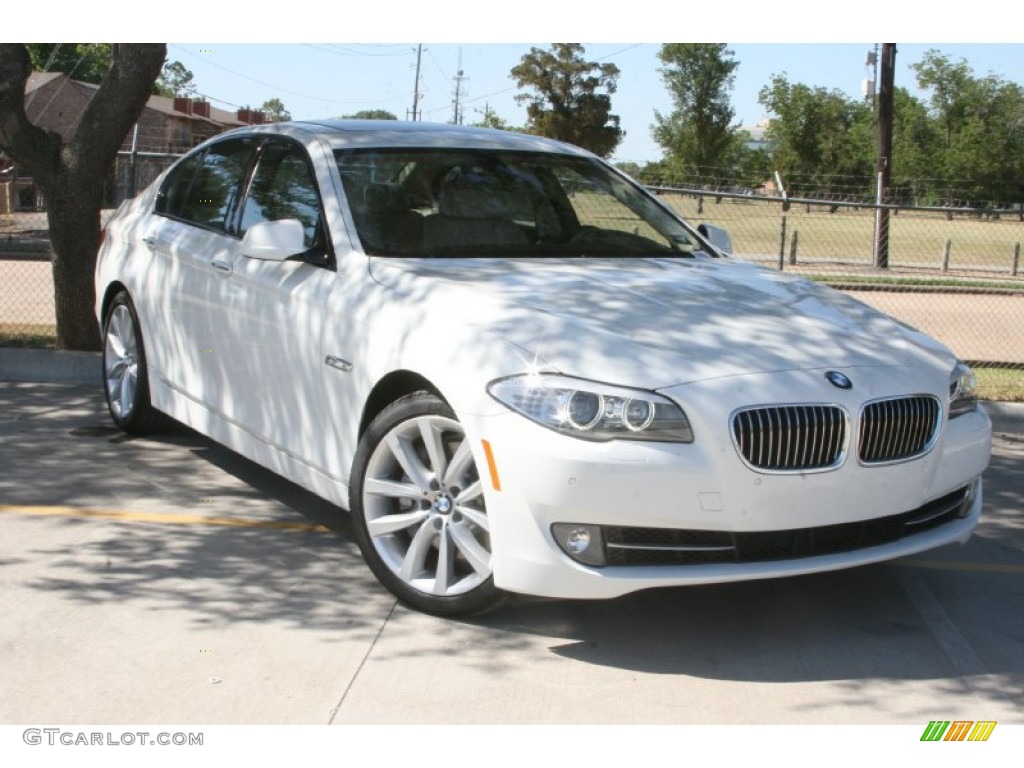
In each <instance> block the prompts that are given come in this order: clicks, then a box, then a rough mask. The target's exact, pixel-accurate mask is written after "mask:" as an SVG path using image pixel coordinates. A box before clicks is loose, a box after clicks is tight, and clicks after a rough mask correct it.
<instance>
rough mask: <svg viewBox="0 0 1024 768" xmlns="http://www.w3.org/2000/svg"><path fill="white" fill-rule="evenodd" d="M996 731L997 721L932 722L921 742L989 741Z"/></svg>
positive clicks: (922, 735) (923, 734)
mask: <svg viewBox="0 0 1024 768" xmlns="http://www.w3.org/2000/svg"><path fill="white" fill-rule="evenodd" d="M995 729H996V721H995V720H978V721H974V720H954V721H953V722H950V721H949V720H932V721H931V722H930V723H928V727H927V728H925V729H924V733H922V734H921V741H988V737H989V736H991V735H992V731H994V730H995Z"/></svg>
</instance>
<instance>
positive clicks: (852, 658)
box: [0, 383, 1024, 728]
mask: <svg viewBox="0 0 1024 768" xmlns="http://www.w3.org/2000/svg"><path fill="white" fill-rule="evenodd" d="M986 481H987V486H986V489H985V494H986V497H985V513H984V517H983V521H982V524H981V525H980V527H979V529H978V532H977V535H976V536H975V537H974V538H973V539H972V540H971V542H970V543H969V544H967V545H966V546H963V547H951V548H946V549H943V550H939V551H936V552H932V553H928V554H926V555H922V556H918V557H915V558H911V559H907V560H902V561H898V562H895V563H889V564H884V565H878V566H871V567H865V568H859V569H854V570H848V571H843V572H838V573H832V574H825V575H817V576H806V577H800V578H792V579H783V580H773V581H765V582H755V583H747V584H732V585H721V586H707V587H694V588H686V589H667V590H658V591H650V592H644V593H638V594H635V595H632V596H628V597H625V598H621V599H618V600H614V601H609V602H569V601H555V600H538V599H527V598H513V599H511V600H509V601H508V602H507V603H506V604H505V605H504V606H503V607H501V608H499V609H498V610H496V611H495V612H493V613H491V614H488V615H487V616H485V617H483V618H479V619H475V620H472V621H446V620H441V619H436V618H432V617H429V616H424V615H421V614H417V613H414V612H411V611H408V610H406V609H404V608H402V607H401V606H398V605H396V604H395V601H394V600H393V599H392V598H391V597H390V596H389V595H388V594H387V593H386V592H385V591H384V590H383V589H382V588H381V587H379V586H378V585H377V584H376V582H375V581H374V579H373V578H372V576H371V575H370V573H369V571H368V570H367V569H366V567H365V566H364V565H363V563H362V561H361V559H360V556H359V553H358V551H357V548H356V546H355V544H354V542H353V540H352V536H351V533H350V530H349V527H348V524H347V521H346V519H345V517H344V515H343V514H340V513H339V512H338V511H337V510H336V509H334V508H332V507H331V506H330V505H328V504H326V503H325V502H323V501H321V500H319V499H317V498H316V497H314V496H311V495H310V494H308V493H306V492H304V491H302V490H301V489H299V488H297V487H296V486H294V485H291V484H289V483H287V482H284V481H282V480H280V479H278V478H276V477H275V476H273V475H272V474H270V473H269V472H267V471H265V470H263V469H260V468H259V467H257V466H256V465H254V464H252V463H250V462H248V461H246V460H244V459H242V458H240V457H238V456H237V455H235V454H233V453H231V452H230V451H227V450H226V449H223V448H221V447H218V446H216V445H214V444H212V443H211V442H209V441H208V440H206V439H204V438H202V437H200V436H198V435H196V434H195V433H193V432H191V431H188V430H186V429H184V428H180V429H177V430H175V431H170V432H167V433H165V434H162V435H159V436H156V437H153V438H140V439H131V438H128V437H126V436H124V435H121V434H119V433H118V432H116V431H115V430H114V429H113V428H112V427H111V425H110V422H109V420H108V418H107V415H106V412H105V409H104V406H103V402H102V397H101V394H100V393H99V391H98V389H97V388H96V387H89V386H72V385H60V384H17V383H0V587H2V588H0V616H2V617H3V618H2V620H0V691H2V692H3V695H2V696H0V723H5V724H38V723H58V722H59V723H65V724H77V723H93V724H103V723H121V724H131V723H166V724H221V723H281V724H287V723H308V724H322V723H334V724H352V723H390V724H413V723H435V724H436V723H544V724H546V723H552V724H565V723H680V724H705V723H710V724H757V723H767V724H807V723H818V724H908V725H920V726H921V727H922V728H923V727H924V725H925V724H927V723H928V722H929V721H930V720H934V719H936V718H941V719H944V720H955V719H968V720H996V721H998V722H999V723H1000V724H1004V723H1008V724H1013V723H1017V724H1020V723H1024V611H1022V610H1021V608H1022V606H1024V580H1022V576H1024V517H1022V514H1021V510H1022V508H1024V435H1022V434H1002V435H999V436H998V437H997V438H996V441H995V453H994V456H993V460H992V465H991V467H990V469H989V471H988V474H987V476H986Z"/></svg>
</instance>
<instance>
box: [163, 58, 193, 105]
mask: <svg viewBox="0 0 1024 768" xmlns="http://www.w3.org/2000/svg"><path fill="white" fill-rule="evenodd" d="M192 78H193V75H192V70H190V69H186V68H185V65H184V64H182V63H181V62H180V61H169V62H167V63H166V64H164V68H163V70H161V72H160V77H158V78H157V79H156V83H155V84H154V85H153V93H155V94H156V95H157V96H167V97H169V98H173V97H175V96H191V95H192V94H194V93H195V92H196V85H195V83H193V82H192Z"/></svg>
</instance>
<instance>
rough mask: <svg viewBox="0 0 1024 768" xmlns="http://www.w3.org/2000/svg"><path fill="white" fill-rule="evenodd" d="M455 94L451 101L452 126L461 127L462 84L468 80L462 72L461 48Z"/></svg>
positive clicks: (455, 78) (460, 49)
mask: <svg viewBox="0 0 1024 768" xmlns="http://www.w3.org/2000/svg"><path fill="white" fill-rule="evenodd" d="M452 79H453V80H454V81H455V92H454V95H453V99H452V125H462V96H463V90H462V83H463V81H464V80H469V78H468V77H466V76H465V75H464V74H463V71H462V48H459V70H458V73H457V74H456V75H455V77H453V78H452Z"/></svg>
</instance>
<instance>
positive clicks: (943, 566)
mask: <svg viewBox="0 0 1024 768" xmlns="http://www.w3.org/2000/svg"><path fill="white" fill-rule="evenodd" d="M899 564H900V565H908V566H910V567H911V568H926V569H928V570H932V571H959V572H961V573H1024V565H1011V564H1009V563H963V562H957V561H952V560H916V559H908V560H900V562H899Z"/></svg>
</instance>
